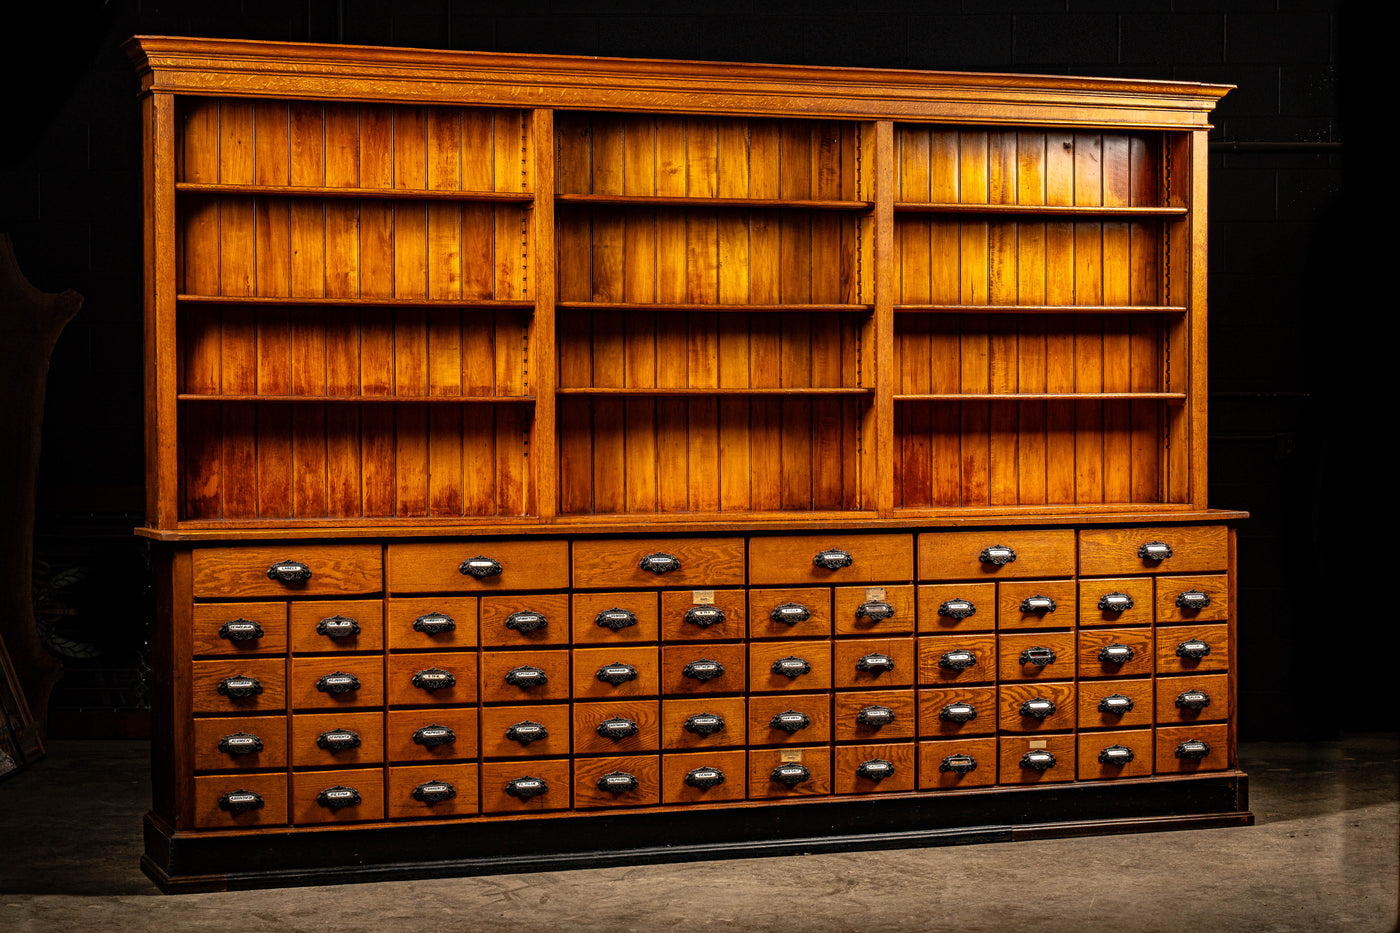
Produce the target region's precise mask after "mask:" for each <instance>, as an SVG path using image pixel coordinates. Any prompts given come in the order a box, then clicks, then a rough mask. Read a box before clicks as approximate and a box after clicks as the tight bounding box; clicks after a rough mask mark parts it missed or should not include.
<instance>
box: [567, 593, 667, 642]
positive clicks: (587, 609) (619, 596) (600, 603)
mask: <svg viewBox="0 0 1400 933" xmlns="http://www.w3.org/2000/svg"><path fill="white" fill-rule="evenodd" d="M570 616H571V618H572V626H571V627H572V630H573V633H574V644H576V645H621V644H628V643H635V642H645V641H656V640H657V639H658V638H659V637H660V629H659V628H658V622H657V619H658V616H657V598H656V594H655V593H649V592H642V593H575V594H574V596H573V599H572V606H571V612H570Z"/></svg>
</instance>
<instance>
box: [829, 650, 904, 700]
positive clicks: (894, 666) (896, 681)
mask: <svg viewBox="0 0 1400 933" xmlns="http://www.w3.org/2000/svg"><path fill="white" fill-rule="evenodd" d="M832 654H833V658H834V660H833V661H832V679H833V682H834V685H835V687H836V689H837V690H846V689H851V688H856V689H859V688H861V687H912V686H913V685H914V675H915V674H916V673H917V668H918V663H917V662H916V661H915V652H914V639H913V638H852V639H843V640H839V641H837V642H836V645H835V647H834V648H833V649H832Z"/></svg>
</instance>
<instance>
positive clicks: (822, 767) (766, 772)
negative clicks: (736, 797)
mask: <svg viewBox="0 0 1400 933" xmlns="http://www.w3.org/2000/svg"><path fill="white" fill-rule="evenodd" d="M830 793H831V746H830V745H818V746H813V747H802V746H793V747H791V748H756V749H751V750H750V751H749V798H750V799H751V800H761V799H772V798H782V797H819V796H823V795H826V794H830Z"/></svg>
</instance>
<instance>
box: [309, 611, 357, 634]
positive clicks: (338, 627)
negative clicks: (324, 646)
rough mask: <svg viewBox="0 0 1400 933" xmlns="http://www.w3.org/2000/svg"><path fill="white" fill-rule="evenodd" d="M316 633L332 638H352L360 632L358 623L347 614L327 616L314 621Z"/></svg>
mask: <svg viewBox="0 0 1400 933" xmlns="http://www.w3.org/2000/svg"><path fill="white" fill-rule="evenodd" d="M316 634H317V635H324V636H326V637H327V638H330V639H333V640H335V639H341V638H354V637H355V636H356V635H358V634H360V623H358V622H356V621H355V620H354V619H352V618H350V617H348V616H329V617H327V618H324V619H322V620H321V621H320V622H317V623H316Z"/></svg>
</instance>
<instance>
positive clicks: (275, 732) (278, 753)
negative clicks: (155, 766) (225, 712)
mask: <svg viewBox="0 0 1400 933" xmlns="http://www.w3.org/2000/svg"><path fill="white" fill-rule="evenodd" d="M286 766H287V717H285V716H240V717H237V718H232V719H231V718H229V717H227V716H220V717H218V718H216V719H196V720H195V721H194V769H195V770H196V771H233V770H237V771H265V770H267V769H269V768H285V767H286Z"/></svg>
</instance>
